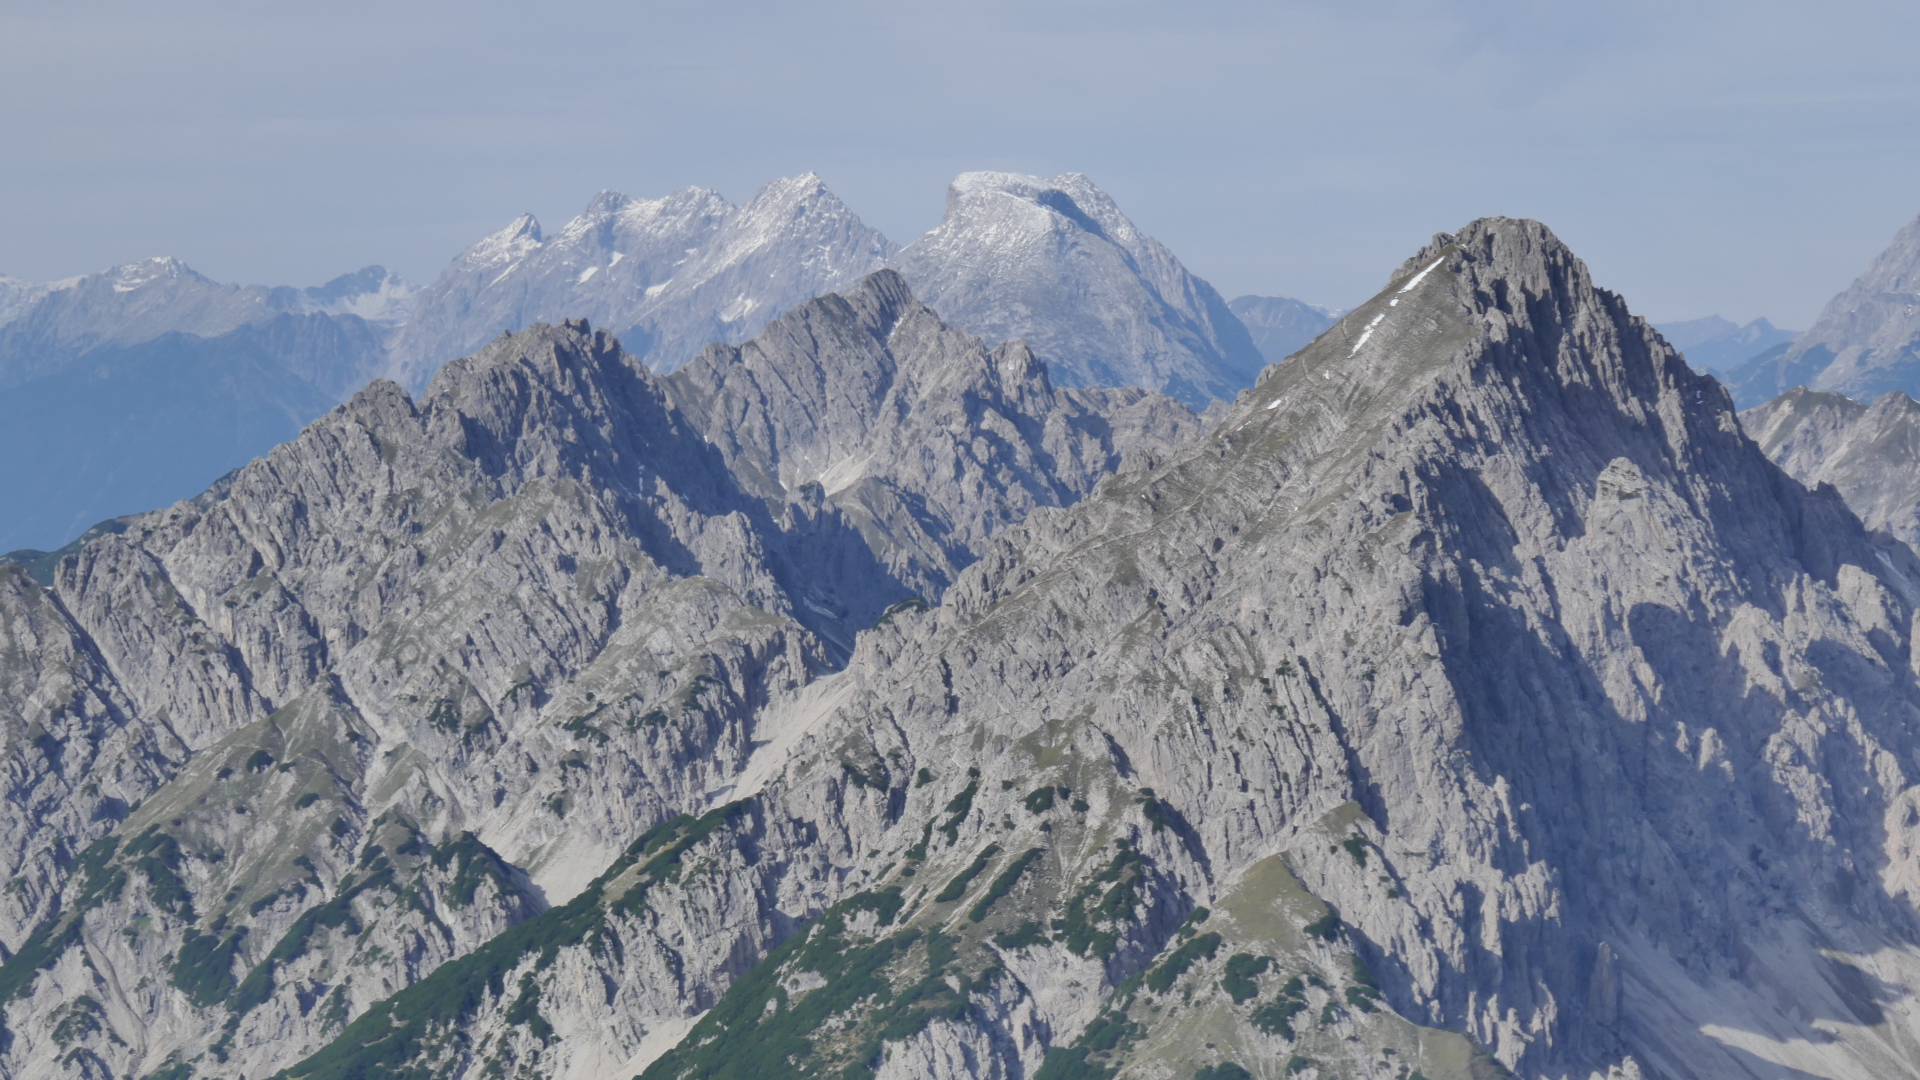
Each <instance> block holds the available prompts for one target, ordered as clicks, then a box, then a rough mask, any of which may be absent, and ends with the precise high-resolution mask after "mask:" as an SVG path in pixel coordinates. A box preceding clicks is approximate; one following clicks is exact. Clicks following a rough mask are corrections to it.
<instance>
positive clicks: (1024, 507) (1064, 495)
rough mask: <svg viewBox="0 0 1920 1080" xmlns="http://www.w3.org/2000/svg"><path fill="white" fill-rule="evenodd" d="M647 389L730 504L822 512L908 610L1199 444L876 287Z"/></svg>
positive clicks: (1168, 423) (1157, 397) (827, 303)
mask: <svg viewBox="0 0 1920 1080" xmlns="http://www.w3.org/2000/svg"><path fill="white" fill-rule="evenodd" d="M855 358H857V361H856V359H855ZM664 385H665V387H666V391H667V393H668V395H669V397H670V398H671V400H672V401H673V402H674V404H675V406H676V407H677V408H679V410H680V411H681V413H682V414H683V415H685V416H687V417H688V418H689V420H690V422H692V423H693V424H694V425H695V426H696V427H697V428H699V429H700V431H701V432H702V433H703V435H704V436H705V437H706V438H707V439H708V441H709V442H710V443H711V444H712V445H713V446H714V447H715V448H716V449H717V450H718V451H719V453H720V455H721V458H722V460H723V461H724V462H725V463H726V466H727V468H728V470H729V471H730V472H731V473H732V474H733V475H734V476H735V477H736V478H738V481H739V482H740V483H741V484H742V485H743V486H745V487H746V488H747V489H748V490H750V491H752V492H753V493H754V494H756V495H758V496H760V497H761V498H765V499H774V500H781V499H787V498H793V497H798V498H801V499H802V500H808V501H816V502H817V501H820V500H824V501H825V502H827V503H830V504H832V505H833V506H835V507H837V508H838V509H839V510H840V511H842V512H843V513H844V514H845V515H846V517H847V519H848V520H850V521H852V522H854V523H855V525H856V527H858V528H859V529H860V531H861V533H862V535H863V536H864V537H865V539H866V542H867V546H868V547H869V548H871V549H872V550H874V551H875V552H877V553H879V554H880V557H881V559H882V560H883V562H885V563H886V565H887V568H888V572H889V573H890V574H891V575H893V576H894V577H895V578H896V579H898V580H900V581H902V582H906V583H909V584H910V585H911V587H912V588H913V589H914V591H915V593H916V594H917V595H919V596H922V597H935V596H938V595H939V594H940V593H941V592H943V591H944V590H945V589H946V587H947V585H948V584H949V583H951V581H952V580H953V577H954V575H955V574H957V573H958V572H959V571H960V569H961V568H962V567H964V566H966V565H967V564H969V563H971V562H972V561H973V560H974V558H975V557H976V555H977V553H978V552H979V551H980V550H981V548H982V547H983V546H984V545H985V544H986V541H987V539H988V538H989V537H991V536H992V535H993V534H994V533H996V532H998V531H999V530H1000V529H1002V528H1004V527H1005V526H1007V525H1008V524H1011V523H1013V522H1017V521H1020V520H1023V519H1024V518H1026V516H1027V515H1028V514H1030V513H1032V512H1033V511H1034V510H1036V509H1039V508H1042V507H1059V506H1065V505H1068V504H1069V503H1073V502H1076V501H1078V500H1079V499H1080V498H1082V497H1083V496H1085V495H1086V494H1087V493H1088V492H1089V491H1091V490H1092V489H1093V487H1094V485H1095V484H1096V483H1098V482H1099V481H1100V480H1101V479H1102V478H1103V477H1105V476H1107V475H1109V474H1111V473H1114V472H1117V471H1127V470H1130V469H1133V468H1139V467H1145V466H1147V465H1150V464H1152V463H1153V462H1154V461H1155V459H1156V457H1160V456H1164V455H1165V453H1166V452H1167V450H1168V448H1169V447H1171V446H1172V445H1174V444H1177V443H1179V442H1181V441H1184V440H1185V439H1187V438H1189V437H1191V436H1193V435H1194V434H1196V433H1197V431H1198V427H1199V425H1198V420H1197V418H1195V417H1194V415H1193V413H1192V412H1191V411H1189V410H1188V409H1186V408H1185V407H1184V406H1182V405H1180V404H1179V403H1178V402H1175V401H1173V400H1172V399H1170V398H1168V397H1165V396H1164V395H1161V394H1155V393H1150V392H1147V391H1143V390H1138V389H1120V390H1113V389H1103V388H1089V389H1056V388H1055V387H1054V386H1053V385H1052V382H1051V380H1050V378H1049V372H1048V368H1047V366H1046V365H1045V364H1043V363H1041V362H1039V361H1038V360H1037V359H1036V358H1035V357H1034V355H1033V353H1032V352H1031V351H1029V350H1028V349H1027V348H1026V346H1025V345H1024V344H1023V343H1020V342H1013V343H1010V344H1006V345H1002V346H1000V347H999V348H997V349H993V350H991V351H990V350H988V349H987V348H986V347H985V346H984V345H983V344H982V343H981V342H980V341H979V340H978V339H976V338H974V337H972V336H971V335H969V334H967V333H965V332H963V331H960V330H956V329H953V328H951V327H949V326H947V325H946V324H944V323H943V322H942V321H941V320H940V317H939V316H938V315H937V314H935V313H934V312H933V311H932V309H930V308H928V307H926V306H925V305H923V304H921V303H920V302H919V301H917V300H915V299H914V297H913V295H912V293H911V292H910V291H909V290H908V288H907V285H906V282H905V281H904V280H903V279H902V278H901V277H900V275H899V274H896V273H894V272H893V271H890V270H887V271H881V272H879V273H877V274H874V275H873V276H872V277H870V278H868V279H867V280H866V281H865V282H863V283H862V284H861V286H860V287H859V288H858V289H855V290H851V291H849V292H848V293H847V295H846V296H845V297H844V298H841V297H832V298H829V299H827V300H823V301H820V302H816V303H812V304H808V305H805V306H804V307H802V308H800V309H798V310H796V311H795V312H794V313H792V314H791V315H789V316H787V317H785V318H782V319H780V320H779V321H778V322H776V323H774V324H773V325H772V326H770V327H768V328H767V331H766V332H765V333H763V334H762V335H760V337H758V338H756V339H755V340H754V341H752V342H749V343H748V344H747V345H745V346H743V347H740V348H732V347H728V346H714V347H712V348H710V349H708V350H707V351H706V352H705V353H703V354H702V355H701V356H700V358H699V359H698V360H696V361H694V362H693V363H691V364H689V365H687V366H686V367H684V368H681V369H680V370H679V371H677V372H675V373H674V374H673V375H672V376H671V377H670V378H668V379H666V380H665V384H664ZM983 486H984V491H983ZM983 494H987V495H988V497H985V498H983V497H982V495H983Z"/></svg>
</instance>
